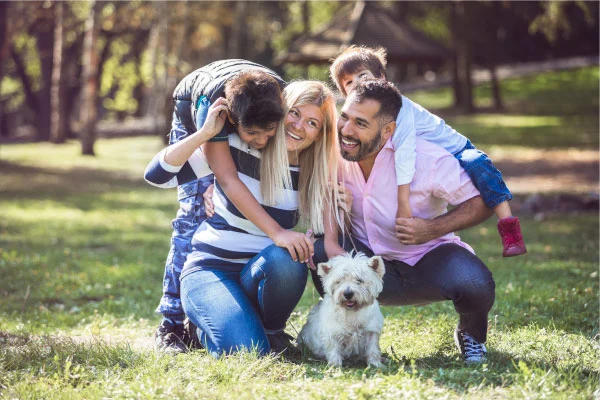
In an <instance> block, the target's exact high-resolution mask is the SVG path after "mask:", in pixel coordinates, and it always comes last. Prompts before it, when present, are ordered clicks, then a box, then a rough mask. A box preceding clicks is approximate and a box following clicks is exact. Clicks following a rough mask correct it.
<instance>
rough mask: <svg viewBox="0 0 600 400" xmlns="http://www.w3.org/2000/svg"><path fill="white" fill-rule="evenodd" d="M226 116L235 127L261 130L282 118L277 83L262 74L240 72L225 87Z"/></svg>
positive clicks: (267, 75) (279, 90)
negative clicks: (227, 108)
mask: <svg viewBox="0 0 600 400" xmlns="http://www.w3.org/2000/svg"><path fill="white" fill-rule="evenodd" d="M225 97H226V98H227V104H228V106H229V115H230V116H231V118H233V120H234V122H235V124H237V125H241V126H244V127H251V126H256V127H259V128H262V129H265V128H267V127H269V126H271V125H272V124H273V123H274V122H275V123H276V122H279V121H280V120H281V119H282V118H283V100H282V98H281V88H280V87H279V83H278V82H277V80H276V79H275V78H273V77H272V76H271V75H269V74H267V73H265V72H262V71H248V72H242V73H240V74H238V75H236V76H235V77H233V78H231V79H230V80H229V81H227V83H226V84H225Z"/></svg>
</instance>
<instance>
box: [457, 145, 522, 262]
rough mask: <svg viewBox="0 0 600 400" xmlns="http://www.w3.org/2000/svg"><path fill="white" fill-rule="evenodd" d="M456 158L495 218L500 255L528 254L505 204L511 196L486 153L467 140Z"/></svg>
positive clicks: (517, 220) (517, 225) (519, 227)
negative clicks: (500, 242) (496, 219)
mask: <svg viewBox="0 0 600 400" xmlns="http://www.w3.org/2000/svg"><path fill="white" fill-rule="evenodd" d="M455 157H456V159H457V160H458V162H459V163H460V165H461V167H463V168H464V170H465V171H466V172H467V174H468V175H469V177H470V178H471V180H472V181H473V184H474V185H475V187H477V189H478V190H479V192H480V193H481V198H482V199H483V201H484V203H485V204H486V206H488V208H490V209H492V210H494V212H495V213H496V215H497V216H498V232H499V233H500V236H501V237H502V245H503V252H502V254H503V256H504V257H512V256H518V255H520V254H524V253H527V249H526V247H525V242H524V241H523V235H522V234H521V225H520V222H519V219H518V218H517V217H514V216H512V212H511V210H510V205H509V204H508V201H509V200H511V199H512V194H511V193H510V191H509V190H508V188H507V187H506V183H505V182H504V180H503V179H502V174H501V173H500V171H499V170H498V169H497V168H496V167H495V166H494V164H493V163H492V160H490V158H489V157H488V156H487V154H485V153H484V152H482V151H481V150H478V149H476V148H475V147H474V146H473V144H472V143H471V142H470V141H467V144H466V146H465V148H464V149H463V150H461V151H460V152H458V153H456V154H455Z"/></svg>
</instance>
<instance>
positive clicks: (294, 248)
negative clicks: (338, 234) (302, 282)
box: [271, 229, 315, 262]
mask: <svg viewBox="0 0 600 400" xmlns="http://www.w3.org/2000/svg"><path fill="white" fill-rule="evenodd" d="M271 239H273V242H274V243H275V245H277V246H279V247H283V248H285V249H287V250H288V251H289V252H290V255H291V256H292V259H293V260H294V261H299V262H308V260H309V259H310V257H312V256H313V255H314V252H315V250H314V247H313V241H312V240H311V238H310V236H307V235H306V234H304V233H300V232H294V231H288V230H286V229H280V230H279V231H278V232H277V233H276V234H275V235H274V237H272V238H271Z"/></svg>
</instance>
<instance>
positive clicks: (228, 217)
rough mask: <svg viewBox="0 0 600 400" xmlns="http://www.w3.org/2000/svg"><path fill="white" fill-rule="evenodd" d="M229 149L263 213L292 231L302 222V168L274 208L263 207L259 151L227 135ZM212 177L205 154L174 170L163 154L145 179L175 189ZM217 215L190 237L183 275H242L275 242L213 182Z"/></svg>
mask: <svg viewBox="0 0 600 400" xmlns="http://www.w3.org/2000/svg"><path fill="white" fill-rule="evenodd" d="M229 149H230V150H231V156H232V158H233V161H234V163H235V166H236V168H237V171H238V177H239V178H240V180H241V181H242V182H243V183H244V184H245V185H246V186H247V187H248V189H249V190H250V192H251V193H252V195H253V196H254V197H255V198H256V200H257V201H258V203H259V204H261V205H262V207H263V208H264V210H265V211H266V212H267V213H268V214H269V216H271V217H272V218H273V219H274V220H275V221H277V223H278V224H279V225H281V227H282V228H284V229H292V228H294V226H296V223H297V222H298V178H299V169H298V168H297V167H290V174H291V177H292V186H293V187H292V189H280V190H279V191H278V193H277V194H276V204H275V205H265V204H264V201H263V198H262V196H261V193H260V151H258V150H256V149H253V148H251V147H250V146H248V144H247V143H245V142H243V141H242V140H241V139H240V138H239V136H238V135H236V134H230V135H229ZM210 173H212V171H211V170H210V169H209V168H208V165H207V164H206V160H205V159H204V156H203V154H202V151H201V150H199V149H198V150H196V152H195V153H194V155H193V156H192V157H191V158H190V160H189V161H188V162H186V163H185V164H184V165H183V166H182V167H174V166H171V165H169V164H168V163H166V162H165V160H164V150H163V151H162V152H161V153H159V154H158V155H157V156H156V157H155V158H154V159H153V160H152V161H151V162H150V165H149V166H148V168H147V169H146V174H145V178H146V180H147V181H148V182H150V183H151V184H153V185H155V186H159V187H174V186H177V185H180V184H182V183H184V182H185V181H187V180H193V179H198V178H199V177H201V176H205V175H207V174H210ZM213 203H214V206H215V215H214V216H213V217H212V218H209V219H207V220H206V221H204V222H203V223H202V224H201V225H200V227H199V228H198V230H197V231H196V233H195V234H194V238H193V239H192V252H191V253H190V254H189V255H188V258H187V261H186V262H185V265H184V267H183V270H182V273H181V279H183V277H184V276H185V275H187V274H189V273H192V272H194V271H198V270H201V269H207V268H209V269H210V268H218V269H220V270H230V271H240V270H241V269H242V268H243V267H244V266H245V265H246V263H247V262H248V261H249V260H250V259H251V258H252V257H254V256H255V255H256V254H258V253H259V252H261V251H262V250H263V249H265V248H266V247H268V246H270V245H272V244H273V241H272V240H271V239H270V238H269V237H268V236H267V235H266V234H265V233H264V232H263V231H261V230H260V229H259V228H258V227H257V226H256V225H254V223H252V222H250V221H249V220H248V219H247V218H246V217H244V216H243V215H242V213H241V212H240V211H239V210H238V209H237V208H236V207H235V205H234V204H233V203H232V202H231V201H230V200H229V199H228V198H227V196H226V195H225V193H224V192H223V190H222V189H221V187H220V186H219V182H218V181H216V180H215V190H214V194H213Z"/></svg>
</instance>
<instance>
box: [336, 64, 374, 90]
mask: <svg viewBox="0 0 600 400" xmlns="http://www.w3.org/2000/svg"><path fill="white" fill-rule="evenodd" d="M373 78H382V77H380V76H379V77H377V76H375V75H373V73H372V72H371V71H370V70H368V69H360V70H358V71H357V72H355V73H352V74H348V75H344V76H343V77H342V79H340V84H341V85H340V86H341V87H342V89H343V91H344V94H345V95H346V96H348V95H349V94H350V92H351V91H352V88H353V87H354V85H355V84H356V82H358V81H360V80H362V79H373Z"/></svg>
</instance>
